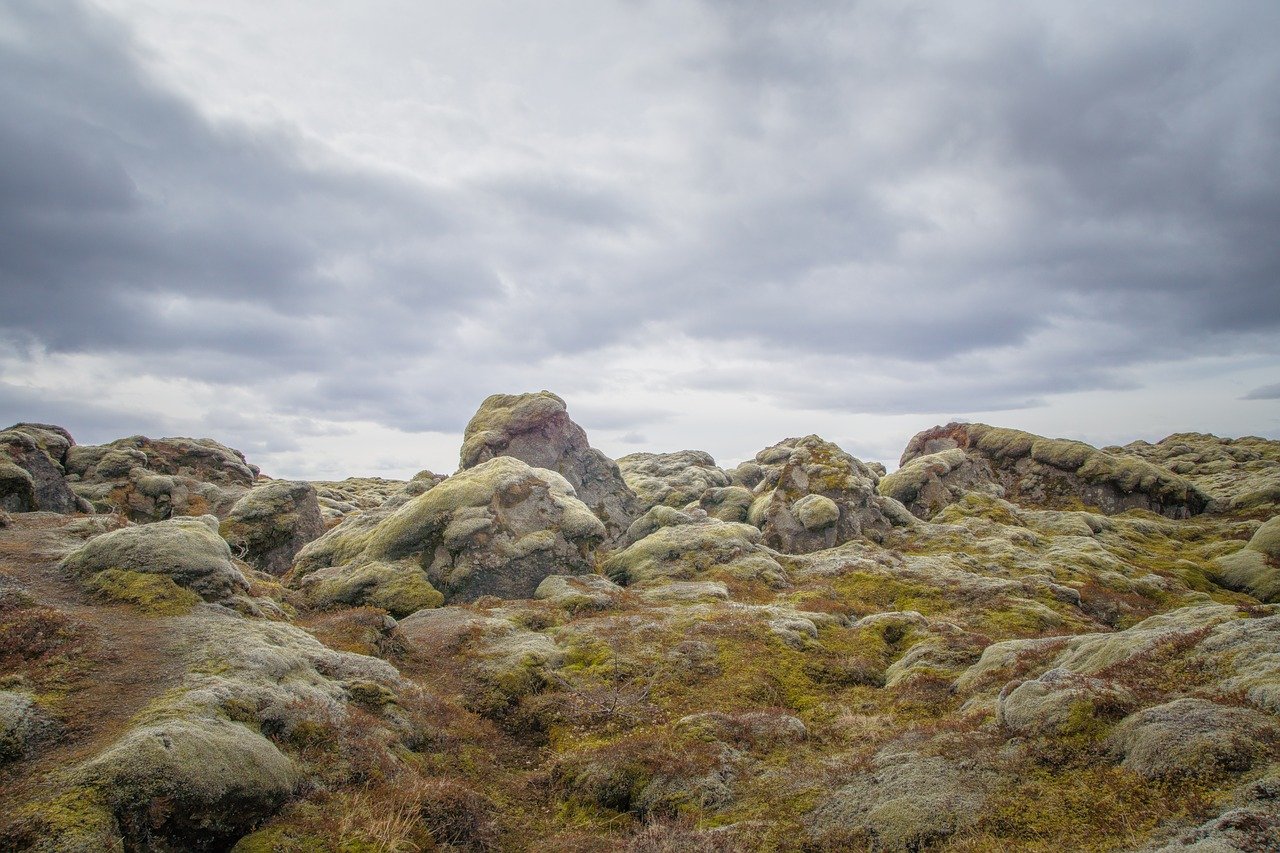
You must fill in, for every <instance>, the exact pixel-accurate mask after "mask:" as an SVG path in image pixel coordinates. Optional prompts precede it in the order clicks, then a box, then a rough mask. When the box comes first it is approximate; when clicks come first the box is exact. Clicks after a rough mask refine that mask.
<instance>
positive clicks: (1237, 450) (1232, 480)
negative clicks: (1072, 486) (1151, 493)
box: [1103, 432, 1280, 519]
mask: <svg viewBox="0 0 1280 853" xmlns="http://www.w3.org/2000/svg"><path fill="white" fill-rule="evenodd" d="M1103 449H1104V450H1106V451H1107V452H1108V453H1113V454H1116V455H1127V456H1134V457H1137V458H1139V459H1143V460H1145V461H1147V462H1151V463H1153V464H1155V465H1160V466H1162V467H1164V468H1168V469H1169V470H1170V471H1172V472H1173V473H1175V474H1177V475H1179V476H1181V477H1185V478H1186V479H1187V480H1189V481H1191V482H1192V483H1194V484H1195V485H1196V487H1197V488H1199V489H1200V490H1201V491H1202V492H1204V493H1205V494H1206V495H1208V496H1209V497H1210V498H1211V499H1212V502H1213V505H1214V508H1216V509H1217V510H1221V511H1225V512H1231V513H1238V514H1240V515H1245V516H1248V517H1249V518H1257V519H1265V518H1268V517H1270V516H1273V515H1277V514H1280V441H1276V440H1274V439H1266V438H1260V437H1258V436H1256V435H1247V436H1243V437H1241V438H1220V437H1219V436H1216V435H1208V434H1205V433H1200V432H1179V433H1174V434H1173V435H1171V436H1169V437H1167V438H1164V439H1161V440H1160V441H1158V442H1156V443H1155V444H1151V443H1149V442H1146V441H1135V442H1132V443H1130V444H1126V445H1125V446H1124V447H1107V448H1103Z"/></svg>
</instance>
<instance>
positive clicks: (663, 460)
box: [618, 450, 729, 510]
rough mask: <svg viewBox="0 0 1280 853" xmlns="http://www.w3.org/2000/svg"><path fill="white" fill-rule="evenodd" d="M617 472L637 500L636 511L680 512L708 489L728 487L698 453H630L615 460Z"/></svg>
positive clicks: (721, 474)
mask: <svg viewBox="0 0 1280 853" xmlns="http://www.w3.org/2000/svg"><path fill="white" fill-rule="evenodd" d="M618 468H619V469H621V471H622V477H623V479H624V480H626V483H627V485H628V486H630V487H631V490H632V491H633V492H635V493H636V498H637V499H638V503H637V508H638V509H641V510H647V509H649V508H650V507H654V506H658V505H659V504H661V505H663V506H669V507H674V508H677V509H678V508H680V507H682V506H685V505H686V504H688V503H691V502H693V501H696V500H698V498H700V497H701V496H702V493H703V492H705V491H706V490H707V489H713V488H722V487H724V486H727V485H729V475H728V474H727V473H725V472H724V471H723V470H721V469H720V468H719V467H717V466H716V461H715V459H713V458H712V457H711V454H709V453H704V452H703V451H701V450H681V451H679V452H678V453H632V454H630V455H629V456H624V457H622V458H621V459H619V460H618Z"/></svg>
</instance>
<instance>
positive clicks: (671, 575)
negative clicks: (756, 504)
mask: <svg viewBox="0 0 1280 853" xmlns="http://www.w3.org/2000/svg"><path fill="white" fill-rule="evenodd" d="M760 539H761V534H760V531H759V530H757V529H755V528H754V527H751V526H750V525H747V524H734V523H731V522H725V521H717V520H716V519H711V518H707V519H703V520H701V521H697V522H694V523H692V524H681V525H677V526H674V527H663V528H660V529H658V530H656V531H654V532H653V533H651V534H649V535H648V536H646V537H645V538H644V539H641V540H640V541H639V542H636V543H635V544H634V545H631V546H629V547H628V548H626V549H625V550H623V551H619V552H617V553H615V554H613V555H612V556H610V557H609V558H608V559H607V560H606V561H605V562H604V565H603V566H602V570H603V572H604V574H606V575H608V576H609V577H610V578H612V579H613V580H615V581H617V582H618V583H621V584H624V585H633V584H640V585H645V584H654V583H662V582H666V581H671V580H715V579H718V578H719V577H721V576H723V577H726V578H732V579H736V580H761V581H764V582H765V583H767V584H769V585H771V586H785V585H786V584H787V574H786V571H785V570H784V569H783V568H782V566H781V565H780V564H779V563H778V561H777V560H776V559H774V557H773V556H772V554H771V553H770V551H769V549H767V548H764V547H762V546H761V545H760Z"/></svg>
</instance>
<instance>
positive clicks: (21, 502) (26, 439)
mask: <svg viewBox="0 0 1280 853" xmlns="http://www.w3.org/2000/svg"><path fill="white" fill-rule="evenodd" d="M74 446H75V440H74V439H72V438H71V434H70V433H69V432H67V431H66V430H65V429H63V428H62V427H59V426H53V425H51V424H28V423H20V424H14V425H13V426H11V427H9V428H8V429H6V430H4V431H3V432H0V509H5V510H8V511H10V512H33V511H36V510H43V511H45V512H62V513H70V512H81V511H87V510H89V507H88V506H87V505H85V503H84V502H83V501H80V500H79V499H78V498H77V497H76V495H75V493H73V492H72V491H71V489H70V488H69V487H68V486H67V483H66V480H65V479H64V473H65V472H64V466H65V464H66V461H67V454H68V451H69V450H70V449H71V448H72V447H74Z"/></svg>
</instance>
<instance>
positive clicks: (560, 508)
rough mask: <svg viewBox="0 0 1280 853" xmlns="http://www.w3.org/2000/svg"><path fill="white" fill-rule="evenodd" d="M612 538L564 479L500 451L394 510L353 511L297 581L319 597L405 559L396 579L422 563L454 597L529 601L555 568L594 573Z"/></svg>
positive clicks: (298, 567) (428, 576)
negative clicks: (369, 515) (603, 545)
mask: <svg viewBox="0 0 1280 853" xmlns="http://www.w3.org/2000/svg"><path fill="white" fill-rule="evenodd" d="M603 539H604V525H603V524H601V522H600V520H599V519H598V518H596V516H595V515H593V514H592V513H591V511H590V510H589V509H588V508H587V507H586V506H585V505H584V504H583V503H582V502H581V501H579V500H578V499H577V498H576V497H574V490H573V488H572V487H571V486H570V485H569V483H568V482H567V481H566V480H565V479H564V478H563V477H561V476H560V475H559V474H556V473H555V472H554V471H548V470H546V469H540V468H532V467H530V466H529V465H526V464H525V463H524V462H521V461H520V460H519V459H516V458H514V457H511V456H499V457H496V458H493V459H490V460H489V461H487V462H484V463H481V464H480V465H477V466H476V467H474V468H471V469H468V470H464V471H462V472H460V473H458V474H455V475H454V476H452V477H450V478H449V479H447V480H445V481H444V482H442V483H440V484H439V485H438V486H435V487H434V488H432V489H430V490H428V491H426V492H424V493H422V494H421V495H418V496H417V497H414V498H411V499H410V500H408V501H407V502H406V503H404V504H403V505H402V506H400V507H399V508H398V509H396V510H395V511H394V512H391V513H390V514H388V515H385V516H381V517H375V518H373V519H364V518H362V517H361V516H359V515H357V516H352V517H351V518H348V519H347V520H345V521H344V522H343V523H342V524H340V525H338V526H337V527H335V528H334V529H333V530H331V531H329V532H328V533H327V534H325V535H324V536H323V537H321V538H320V539H317V540H316V541H315V542H312V543H311V544H310V545H308V546H307V547H305V548H304V549H303V550H302V552H301V553H299V555H298V558H297V560H296V562H295V567H294V571H293V574H292V575H291V576H290V579H289V581H288V582H289V583H290V584H291V585H292V586H295V587H297V588H299V589H302V590H303V591H304V592H305V593H308V594H316V595H319V594H320V592H321V591H322V590H323V589H325V584H328V583H330V582H334V581H343V580H344V579H350V578H353V577H356V576H357V575H359V574H360V573H361V572H362V571H363V570H366V568H367V567H369V566H372V565H374V564H383V565H391V564H399V565H400V572H399V573H393V576H395V577H400V578H401V579H403V575H404V573H406V572H410V571H412V570H416V571H417V572H418V573H419V577H420V579H421V581H422V582H424V583H428V584H430V585H431V586H432V587H434V588H435V589H437V590H439V591H440V592H441V593H442V594H443V596H444V600H446V601H449V602H454V601H472V600H474V599H476V598H478V597H480V596H482V595H496V596H499V597H502V598H528V597H530V596H532V595H533V592H534V590H535V589H537V587H538V584H539V583H540V582H541V581H542V579H543V578H545V577H547V576H548V575H552V574H563V573H564V572H565V571H566V570H568V571H570V572H588V571H590V569H591V558H590V555H589V552H590V550H591V548H593V547H594V546H596V545H598V544H599V543H600V542H601V541H602V540H603ZM370 577H371V578H376V576H370ZM379 585H380V584H379V583H377V582H373V581H371V584H370V585H369V586H368V587H365V588H364V591H365V593H372V591H373V590H374V589H376V588H377V587H378V586H379Z"/></svg>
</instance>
